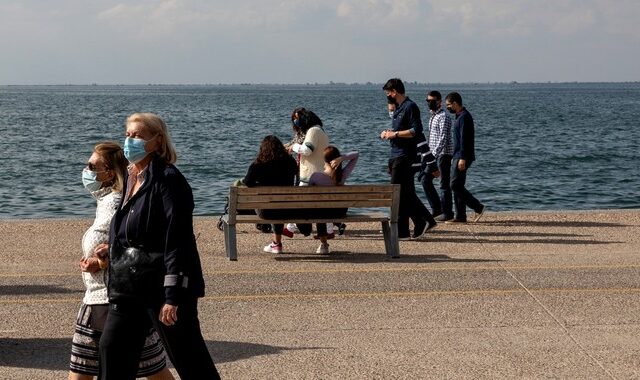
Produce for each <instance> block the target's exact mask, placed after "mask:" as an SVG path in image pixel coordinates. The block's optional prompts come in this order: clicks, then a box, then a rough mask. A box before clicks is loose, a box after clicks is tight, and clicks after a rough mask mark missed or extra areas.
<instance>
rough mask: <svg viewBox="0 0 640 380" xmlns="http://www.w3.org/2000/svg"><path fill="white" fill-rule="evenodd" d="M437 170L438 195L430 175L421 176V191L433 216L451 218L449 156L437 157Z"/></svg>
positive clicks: (451, 201)
mask: <svg viewBox="0 0 640 380" xmlns="http://www.w3.org/2000/svg"><path fill="white" fill-rule="evenodd" d="M437 163H438V170H439V171H440V194H438V191H437V190H436V188H435V186H434V185H433V179H434V178H435V177H434V176H433V174H431V173H425V174H424V176H422V180H421V183H422V189H423V190H424V194H425V195H426V196H427V200H428V201H429V206H431V211H433V215H440V214H444V216H445V217H447V218H451V217H453V195H452V192H451V156H449V155H443V156H440V157H438V160H437Z"/></svg>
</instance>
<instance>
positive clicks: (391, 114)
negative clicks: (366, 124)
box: [389, 111, 394, 119]
mask: <svg viewBox="0 0 640 380" xmlns="http://www.w3.org/2000/svg"><path fill="white" fill-rule="evenodd" d="M393 114H394V111H389V117H390V118H392V119H393Z"/></svg>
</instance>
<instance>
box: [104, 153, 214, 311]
mask: <svg viewBox="0 0 640 380" xmlns="http://www.w3.org/2000/svg"><path fill="white" fill-rule="evenodd" d="M147 170H148V172H147V174H146V178H145V180H144V183H143V184H142V186H141V187H140V189H138V191H137V192H136V194H135V195H134V196H133V197H132V198H131V199H130V200H129V201H128V202H126V203H124V202H125V200H124V198H125V197H124V196H123V197H122V201H121V204H120V205H119V207H118V210H117V211H116V213H115V215H114V216H113V219H112V221H111V230H110V237H109V243H110V260H111V262H114V260H117V259H118V255H120V254H121V251H122V250H121V249H118V248H127V247H137V248H142V249H143V250H145V251H148V252H157V253H161V254H163V256H164V267H163V268H159V269H157V272H158V273H156V276H155V277H154V280H153V282H154V283H153V284H151V285H152V286H151V288H152V289H153V291H151V292H149V293H151V294H137V295H136V297H137V299H138V300H139V301H142V302H145V303H148V304H155V303H167V304H171V305H179V304H180V302H181V300H182V299H184V297H185V295H186V296H191V297H202V296H204V279H203V276H202V266H201V264H200V256H199V254H198V248H197V246H196V239H195V236H194V234H193V207H194V202H193V193H192V191H191V187H190V186H189V184H188V183H187V180H186V179H185V178H184V176H183V175H182V174H181V173H180V171H178V169H177V168H176V167H175V166H173V165H171V164H167V163H165V162H164V161H163V160H162V159H160V158H159V157H157V156H156V157H154V158H153V160H152V161H151V162H150V163H149V166H148V168H147ZM125 189H126V184H125ZM123 203H124V206H123V205H122V204H123ZM160 267H162V265H161V266H160ZM110 268H112V266H111V267H110ZM110 272H111V271H110ZM109 278H110V280H109V300H110V302H116V303H117V302H120V301H126V300H118V299H114V297H113V294H112V293H114V294H115V293H117V292H115V291H113V292H112V287H114V286H117V285H115V284H112V281H111V279H112V278H113V273H110V276H109ZM163 288H164V294H162V293H163V292H162V289H163Z"/></svg>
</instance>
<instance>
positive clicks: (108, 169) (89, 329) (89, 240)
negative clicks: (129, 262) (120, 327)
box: [69, 142, 173, 380]
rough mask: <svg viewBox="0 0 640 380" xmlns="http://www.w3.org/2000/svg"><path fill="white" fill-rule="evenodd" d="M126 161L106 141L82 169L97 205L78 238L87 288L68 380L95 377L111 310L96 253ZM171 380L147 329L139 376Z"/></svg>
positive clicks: (106, 229) (117, 198)
mask: <svg viewBox="0 0 640 380" xmlns="http://www.w3.org/2000/svg"><path fill="white" fill-rule="evenodd" d="M126 172H127V160H126V158H125V157H124V153H123V151H122V148H120V145H118V144H117V143H114V142H104V143H100V144H98V145H96V146H95V148H94V151H93V154H92V155H91V157H90V158H89V161H88V162H87V166H86V167H85V168H84V170H83V171H82V183H83V184H84V186H85V188H86V189H87V190H88V191H89V192H90V193H91V195H92V196H93V197H94V198H95V199H96V201H97V209H96V218H95V220H94V221H93V224H92V225H91V227H89V229H88V230H87V231H86V232H85V233H84V236H83V237H82V252H83V255H82V258H81V259H80V270H81V271H82V279H83V281H84V285H85V287H86V292H85V295H84V298H83V300H82V306H81V307H80V311H79V312H78V317H77V319H76V326H75V334H74V335H73V342H72V346H71V361H70V364H69V379H70V380H71V379H74V380H78V379H92V378H93V376H96V375H97V374H98V362H99V357H100V356H99V354H98V347H99V343H100V336H101V335H102V329H103V326H104V322H105V320H106V318H107V312H108V310H109V300H108V298H107V286H106V284H105V274H106V273H105V269H106V268H107V267H108V265H109V263H108V262H107V261H103V260H101V259H98V257H97V255H96V251H99V250H101V249H102V250H103V249H107V245H106V242H107V241H108V239H109V226H110V224H111V218H112V217H113V214H114V213H115V212H116V208H117V207H118V204H119V202H120V198H121V197H122V187H123V184H124V176H125V173H126ZM145 376H146V377H147V378H149V379H156V380H159V379H167V380H170V379H173V375H172V374H171V372H169V369H167V367H166V355H165V352H164V347H163V346H162V343H161V342H160V338H159V336H158V334H157V333H156V332H155V331H154V330H151V331H150V332H149V335H148V336H147V339H146V342H145V348H144V350H143V352H142V355H141V357H140V362H139V366H138V374H137V377H145Z"/></svg>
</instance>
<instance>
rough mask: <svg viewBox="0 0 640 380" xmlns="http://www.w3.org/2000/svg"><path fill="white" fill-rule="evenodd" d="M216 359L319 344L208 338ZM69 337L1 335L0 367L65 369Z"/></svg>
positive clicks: (266, 353) (220, 360) (310, 348)
mask: <svg viewBox="0 0 640 380" xmlns="http://www.w3.org/2000/svg"><path fill="white" fill-rule="evenodd" d="M207 347H208V348H209V352H210V353H211V356H212V357H213V360H214V362H215V363H229V362H234V361H237V360H242V359H248V358H251V357H254V356H261V355H273V354H278V353H280V352H282V351H290V350H317V349H326V348H321V347H296V348H289V347H278V346H269V345H266V344H256V343H246V342H225V341H207ZM70 353H71V337H69V338H0V367H16V368H35V369H47V370H66V369H68V368H69V355H70Z"/></svg>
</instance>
